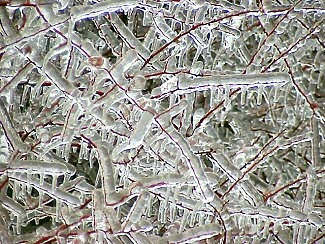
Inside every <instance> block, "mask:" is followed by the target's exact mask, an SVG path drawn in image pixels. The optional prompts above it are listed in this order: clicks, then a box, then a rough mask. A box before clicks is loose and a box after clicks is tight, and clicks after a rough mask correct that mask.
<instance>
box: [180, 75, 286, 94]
mask: <svg viewBox="0 0 325 244" xmlns="http://www.w3.org/2000/svg"><path fill="white" fill-rule="evenodd" d="M289 81H290V77H289V75H288V74H287V73H279V72H274V73H264V74H247V75H243V74H235V75H213V74H212V75H211V76H208V77H190V76H184V77H182V80H181V81H180V82H179V84H178V88H179V89H180V90H181V91H185V92H186V91H188V92H192V91H193V90H195V91H202V90H207V89H211V88H213V87H219V86H231V87H244V86H245V87H257V86H282V85H284V84H286V83H287V82H289Z"/></svg>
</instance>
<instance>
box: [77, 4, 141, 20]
mask: <svg viewBox="0 0 325 244" xmlns="http://www.w3.org/2000/svg"><path fill="white" fill-rule="evenodd" d="M137 3H138V1H137V0H126V1H119V0H109V1H101V2H98V3H96V4H93V5H82V6H74V7H73V8H71V18H72V19H73V20H74V21H77V20H81V19H85V18H92V17H96V16H98V15H101V14H104V13H109V12H115V11H117V10H120V9H123V8H124V9H128V8H131V7H134V6H136V5H137Z"/></svg>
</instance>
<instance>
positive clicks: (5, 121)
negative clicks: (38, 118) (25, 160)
mask: <svg viewBox="0 0 325 244" xmlns="http://www.w3.org/2000/svg"><path fill="white" fill-rule="evenodd" d="M0 122H1V124H2V127H3V129H4V131H5V132H6V136H7V138H8V140H9V142H10V144H11V146H12V147H13V148H14V150H19V151H20V152H23V153H26V152H28V151H29V147H28V146H27V144H25V143H24V142H23V141H22V140H21V138H20V137H19V135H18V133H17V131H16V130H15V126H14V124H13V123H12V120H11V118H10V116H9V114H8V111H7V108H6V106H5V103H4V101H3V98H0Z"/></svg>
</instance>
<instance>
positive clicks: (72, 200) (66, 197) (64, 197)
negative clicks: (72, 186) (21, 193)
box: [10, 173, 81, 207]
mask: <svg viewBox="0 0 325 244" xmlns="http://www.w3.org/2000/svg"><path fill="white" fill-rule="evenodd" d="M54 177H55V176H54ZM10 178H12V179H14V180H16V181H17V182H20V183H23V184H26V185H31V186H32V187H34V188H35V189H37V190H38V191H42V192H43V193H46V194H48V195H49V196H51V197H53V198H54V199H57V200H58V201H61V202H64V203H67V204H68V205H71V206H74V207H76V206H79V205H80V204H81V203H80V199H79V198H78V197H77V196H74V195H72V194H70V193H68V192H66V191H63V190H61V189H60V188H53V187H52V186H51V185H50V184H48V183H46V182H41V181H40V179H37V178H36V177H35V176H32V177H27V175H25V174H21V173H14V174H12V175H10Z"/></svg>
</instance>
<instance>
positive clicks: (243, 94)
mask: <svg viewBox="0 0 325 244" xmlns="http://www.w3.org/2000/svg"><path fill="white" fill-rule="evenodd" d="M246 94H247V88H246V87H242V88H241V93H240V105H241V106H245V104H246Z"/></svg>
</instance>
